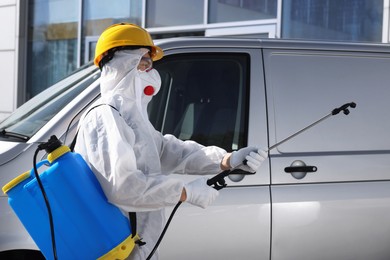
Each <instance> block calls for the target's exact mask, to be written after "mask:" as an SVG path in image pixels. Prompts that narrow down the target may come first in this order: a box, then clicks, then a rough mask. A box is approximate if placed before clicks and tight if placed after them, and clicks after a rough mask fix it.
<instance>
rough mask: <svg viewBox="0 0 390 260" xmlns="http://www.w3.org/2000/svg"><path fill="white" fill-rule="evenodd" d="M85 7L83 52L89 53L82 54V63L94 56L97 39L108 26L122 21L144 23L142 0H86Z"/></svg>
mask: <svg viewBox="0 0 390 260" xmlns="http://www.w3.org/2000/svg"><path fill="white" fill-rule="evenodd" d="M83 7H84V8H83V38H82V45H81V53H85V52H87V55H82V57H81V58H82V62H81V63H82V64H83V63H86V62H88V61H89V60H90V59H92V58H93V56H94V52H95V45H96V41H97V39H98V37H99V36H100V34H101V33H102V32H103V31H104V30H105V29H106V28H107V27H108V26H110V25H112V24H115V23H121V22H127V23H134V24H138V25H140V24H141V23H142V21H141V17H142V1H129V0H115V1H111V2H110V3H109V4H108V3H107V1H106V0H84V6H83ZM84 57H86V58H84Z"/></svg>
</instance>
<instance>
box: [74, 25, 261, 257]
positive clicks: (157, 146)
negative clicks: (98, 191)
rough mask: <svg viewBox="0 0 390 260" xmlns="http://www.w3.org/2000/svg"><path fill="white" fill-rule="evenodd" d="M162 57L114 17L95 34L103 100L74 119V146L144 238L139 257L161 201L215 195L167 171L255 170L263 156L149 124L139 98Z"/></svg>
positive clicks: (148, 93)
mask: <svg viewBox="0 0 390 260" xmlns="http://www.w3.org/2000/svg"><path fill="white" fill-rule="evenodd" d="M162 57H163V51H162V50H161V48H159V47H158V46H155V45H154V43H153V41H152V38H151V36H150V34H149V33H148V32H147V31H146V30H144V29H143V28H141V27H139V26H137V25H135V24H128V23H121V24H114V25H112V26H110V27H108V28H107V29H106V30H105V31H104V32H103V33H102V35H101V36H100V38H99V40H98V42H97V46H96V52H95V59H94V63H95V65H96V66H99V68H100V69H101V71H102V72H101V79H100V89H101V101H100V103H102V104H107V106H106V105H101V106H99V107H96V108H95V109H92V110H90V111H89V113H87V115H86V116H85V117H84V118H83V119H82V120H81V123H80V126H79V134H78V137H77V142H76V146H75V151H76V152H78V153H80V154H81V155H82V156H83V157H84V159H85V160H86V162H87V163H88V164H89V166H90V167H91V169H92V170H93V172H94V173H95V175H96V177H97V179H98V180H99V182H100V184H101V186H102V189H103V191H104V193H105V195H106V197H107V198H108V200H109V202H111V203H112V204H114V205H116V206H117V207H119V208H120V209H121V210H122V211H123V212H124V214H126V213H125V212H136V213H137V231H138V233H139V235H140V237H142V240H143V241H145V242H146V244H145V245H142V246H139V245H137V246H136V247H135V248H134V250H133V251H132V252H131V254H130V256H129V258H130V259H145V258H146V257H147V256H148V254H149V253H150V252H151V250H152V249H153V247H154V245H155V243H156V241H157V240H158V237H159V235H160V233H161V231H162V229H163V226H164V224H165V215H164V208H165V207H167V206H174V205H176V204H177V203H178V202H179V201H182V202H188V203H190V204H193V205H196V206H199V207H201V208H206V207H207V206H208V205H209V204H211V203H212V202H213V201H214V200H215V199H216V197H217V195H218V191H217V190H215V189H214V188H211V187H210V186H208V185H207V184H206V181H207V178H206V177H204V176H203V177H199V178H197V179H195V180H194V181H192V182H189V183H184V182H183V181H182V180H178V179H175V178H171V177H170V176H169V174H171V173H179V174H193V175H206V174H218V173H220V172H221V171H222V170H227V169H231V168H235V167H238V168H242V169H244V170H246V171H251V172H256V171H257V170H258V168H259V167H260V165H261V163H262V162H263V161H264V160H265V159H266V158H267V153H266V152H265V151H263V150H261V149H258V148H256V147H245V148H242V149H240V150H238V151H234V152H233V153H227V152H226V151H225V150H224V149H221V148H219V147H216V146H208V147H205V146H203V145H201V144H198V143H196V142H194V141H182V140H179V139H177V138H176V137H175V136H173V135H169V134H167V135H162V134H161V133H160V132H158V131H157V130H155V129H154V127H153V126H152V124H151V123H150V121H149V119H148V114H147V105H148V103H149V101H150V100H151V99H152V97H153V96H154V95H156V94H157V93H158V91H159V89H160V85H161V79H160V76H159V73H158V72H157V71H156V70H155V69H153V67H152V64H153V61H156V60H159V59H161V58H162ZM108 105H110V106H108ZM244 160H247V164H246V165H244V164H243V161H244ZM153 257H154V259H157V258H158V256H157V254H155V255H154V256H153Z"/></svg>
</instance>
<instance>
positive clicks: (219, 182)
mask: <svg viewBox="0 0 390 260" xmlns="http://www.w3.org/2000/svg"><path fill="white" fill-rule="evenodd" d="M355 107H356V103H355V102H350V103H346V104H344V105H342V106H340V107H338V108H335V109H333V110H332V112H330V113H329V114H327V115H325V116H323V117H322V118H320V119H319V120H317V121H315V122H313V123H311V124H310V125H308V126H306V127H304V128H302V129H301V130H299V131H297V132H295V133H294V134H292V135H290V136H288V137H286V138H285V139H283V140H281V141H279V142H278V143H276V144H274V145H272V146H270V147H269V148H268V149H267V150H266V151H271V150H272V149H274V148H276V147H278V146H279V145H281V144H283V143H285V142H287V141H288V140H290V139H291V138H294V137H295V136H297V135H299V134H301V133H303V132H305V131H306V130H308V129H309V128H312V127H313V126H315V125H317V124H319V123H320V122H322V121H324V120H325V119H327V118H329V117H331V116H334V115H337V114H339V113H340V112H341V111H343V113H344V115H349V113H350V111H349V108H355ZM243 164H245V165H246V160H245V161H243ZM230 174H245V171H243V170H239V169H235V170H232V171H230V170H226V171H223V172H221V173H219V174H217V175H216V176H214V177H213V178H211V179H209V180H208V181H207V185H209V186H213V188H215V189H216V190H220V189H222V188H224V187H226V186H227V184H226V182H225V177H227V176H229V175H230Z"/></svg>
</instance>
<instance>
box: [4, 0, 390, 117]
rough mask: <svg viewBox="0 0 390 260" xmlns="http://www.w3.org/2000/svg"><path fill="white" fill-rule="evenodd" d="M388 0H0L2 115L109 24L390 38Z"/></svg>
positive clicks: (76, 61)
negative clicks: (124, 23)
mask: <svg viewBox="0 0 390 260" xmlns="http://www.w3.org/2000/svg"><path fill="white" fill-rule="evenodd" d="M389 2H390V0H114V1H106V0H2V1H1V3H0V21H1V22H2V23H1V24H0V33H1V35H2V39H3V40H2V41H1V42H0V58H2V61H3V62H2V63H1V64H0V68H1V75H2V84H3V86H2V90H3V91H2V95H1V96H0V120H1V119H3V118H5V117H6V116H7V115H8V114H9V113H11V112H12V111H13V110H14V109H16V108H17V107H18V106H20V105H21V104H23V103H24V102H26V101H27V100H29V99H30V98H32V97H33V96H35V95H36V94H38V93H39V92H41V91H42V90H44V89H46V88H47V87H49V86H50V85H52V84H54V83H55V82H57V81H59V80H60V79H62V78H64V77H65V76H67V75H68V74H69V73H70V72H72V71H73V70H75V69H77V68H78V67H80V66H82V65H83V64H85V63H87V62H88V61H90V60H91V59H92V57H93V53H94V48H95V44H96V41H97V39H98V37H99V35H100V34H101V32H102V31H103V30H104V29H105V28H106V27H107V26H109V25H111V24H113V23H118V22H129V23H136V24H139V25H141V26H143V27H145V28H146V29H147V30H148V31H149V32H150V33H151V34H152V36H153V38H155V39H159V38H167V37H180V36H234V37H260V38H261V37H268V38H290V39H318V40H336V41H352V42H374V43H389V21H390V20H389V9H390V7H389Z"/></svg>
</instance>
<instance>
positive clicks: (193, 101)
mask: <svg viewBox="0 0 390 260" xmlns="http://www.w3.org/2000/svg"><path fill="white" fill-rule="evenodd" d="M248 62H249V57H248V56H247V55H245V54H232V53H224V54H211V53H208V54H200V53H196V54H186V55H170V56H166V57H165V58H164V59H163V60H162V61H160V62H158V63H156V64H155V68H156V69H157V70H158V71H159V73H160V75H161V80H162V86H161V90H160V92H159V93H158V95H157V96H156V97H155V98H154V99H153V100H152V102H151V104H150V105H149V107H148V111H149V117H150V120H151V122H152V124H153V125H154V126H155V128H156V129H157V130H160V131H161V132H162V133H163V134H173V135H175V136H176V137H178V138H180V139H182V140H189V139H190V140H194V141H197V142H199V143H201V144H203V145H217V146H220V147H222V148H224V149H226V150H235V149H238V148H240V147H243V146H245V145H246V142H247V140H246V134H245V133H246V127H247V113H246V111H247V108H248V104H247V99H246V97H247V93H248V91H247V87H248V84H249V80H248V79H249V77H248V75H247V74H248V69H247V66H248V65H247V64H248Z"/></svg>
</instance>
